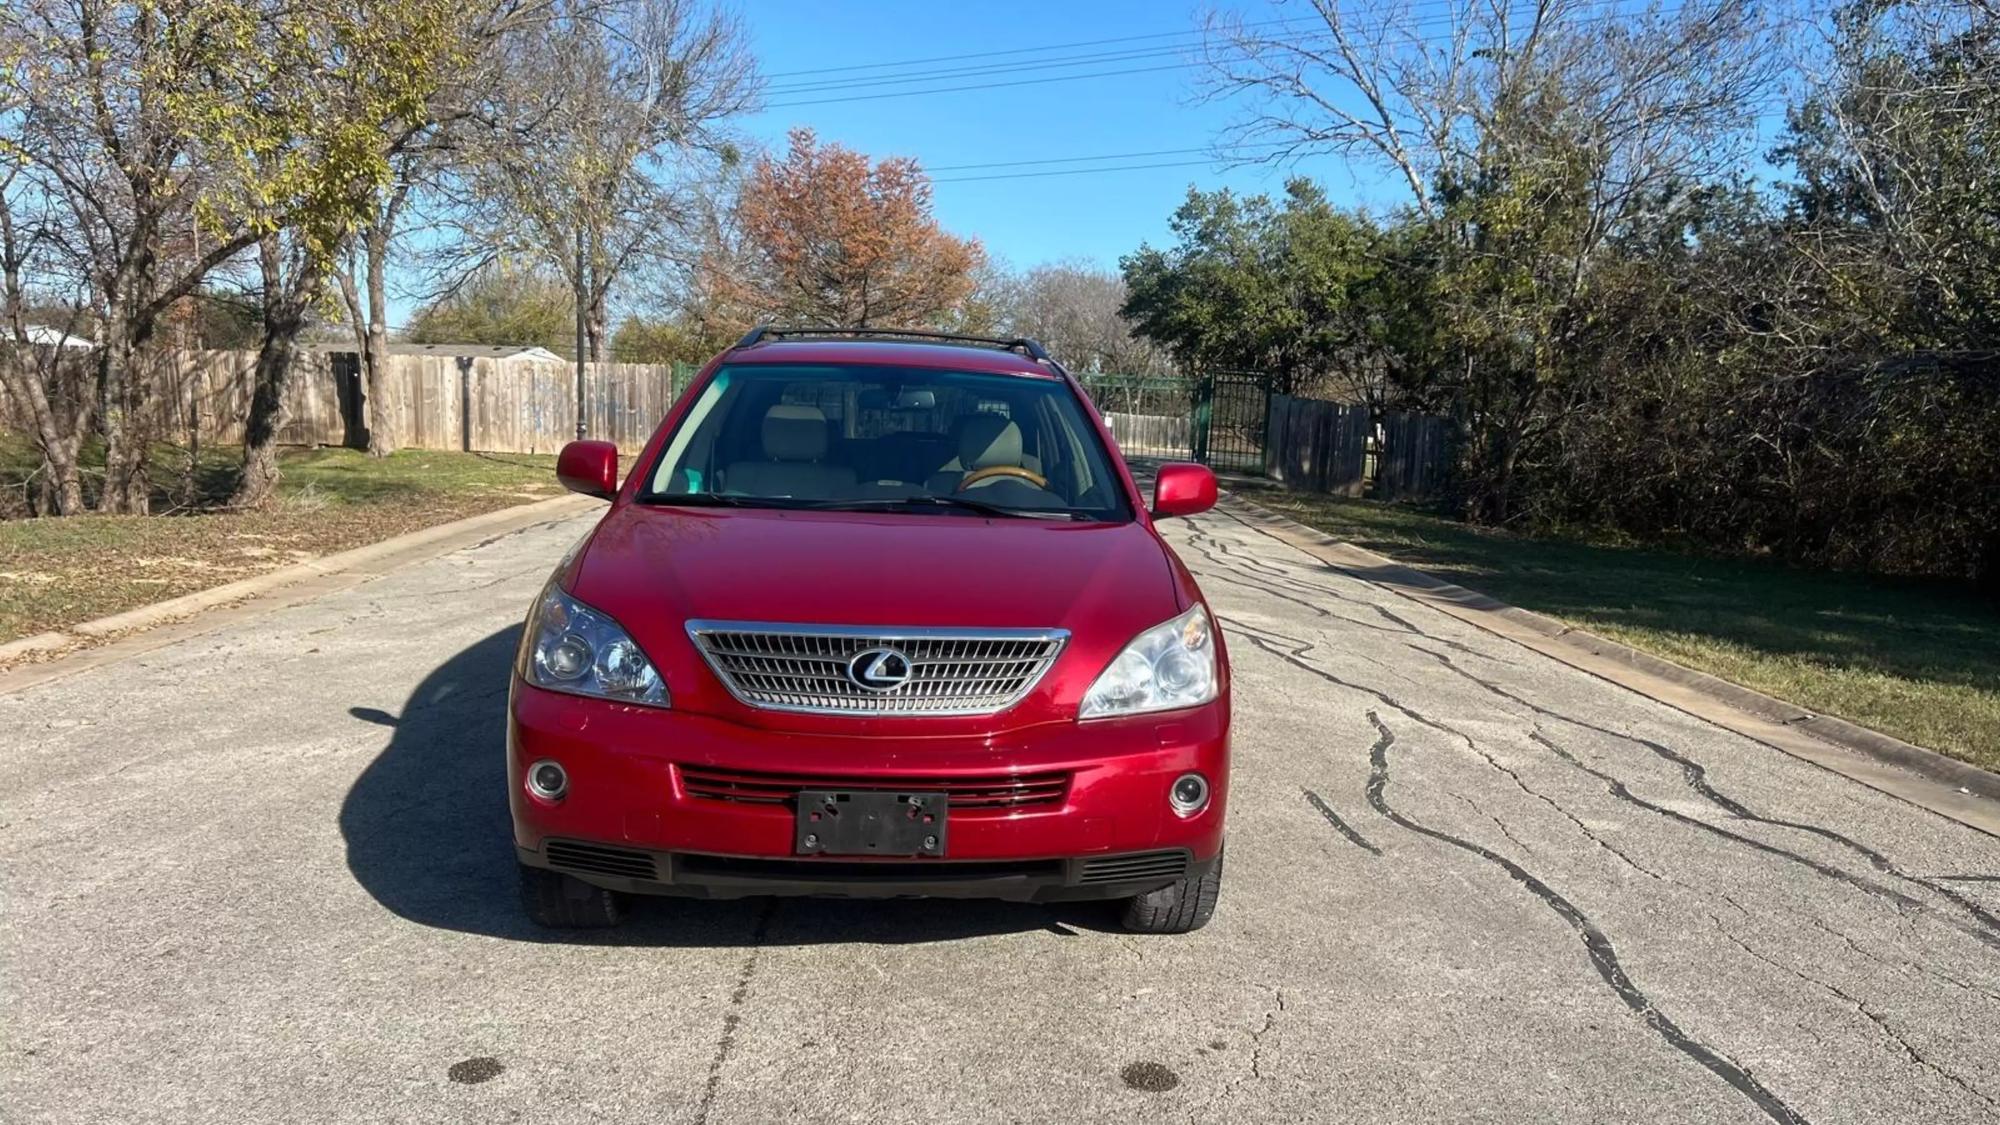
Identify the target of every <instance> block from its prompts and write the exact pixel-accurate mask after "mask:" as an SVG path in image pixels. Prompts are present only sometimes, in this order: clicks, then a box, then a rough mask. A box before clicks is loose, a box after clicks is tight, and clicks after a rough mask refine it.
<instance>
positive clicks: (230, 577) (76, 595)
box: [0, 448, 560, 642]
mask: <svg viewBox="0 0 2000 1125" xmlns="http://www.w3.org/2000/svg"><path fill="white" fill-rule="evenodd" d="M10 452H11V453H12V454H13V456H11V457H10V456H8V454H9V453H10ZM227 455H228V454H227V451H225V452H223V453H222V454H220V455H219V456H218V458H217V461H216V462H205V463H204V464H203V465H202V466H201V467H200V468H199V470H198V471H197V472H196V473H195V474H194V475H193V478H192V479H190V477H189V474H187V473H186V472H185V470H184V469H183V471H182V472H180V473H179V474H178V476H176V475H175V474H173V473H172V472H171V471H169V472H168V473H167V474H166V475H165V476H163V477H158V478H156V479H159V480H160V481H161V482H162V483H161V485H160V489H161V496H160V497H159V498H158V501H157V502H160V503H163V504H165V505H173V504H176V503H180V504H182V505H184V506H183V507H181V508H180V509H179V510H178V511H177V513H176V514H172V515H158V516H97V515H87V516H73V517H69V518H66V519H9V520H5V521H0V642H4V641H7V640H11V639H13V638H16V637H22V636H29V635H32V634H35V633H40V632H45V631H48V630H52V629H61V628H63V627H65V626H69V625H74V624H76V623H78V622H80V621H88V620H91V619H93V618H97V617H103V616H106V615H109V614H113V613H119V612H122V611H124V610H128V609H133V608H136V607H138V606H142V605H146V604H148V603H151V602H156V601H161V600H164V599H166V598H171V597H176V596H178V595H181V594H187V593H193V592H194V591H196V590H205V589H207V588H209V587H211V586H219V585H221V584H222V583H225V582H231V581H234V580H236V579H239V578H246V577H249V576H251V575H254V574H259V573H262V572H264V571H268V570H273V569H276V568H278V567H282V566H288V565H291V564H293V563H296V562H300V561H303V560H306V559H311V558H317V557H319V556H321V555H328V554H332V553H334V552H337V551H344V550H348V549H350V548H353V547H359V546H362V545H364V544H367V543H373V542H377V541H379V540H382V539H387V538H389V537H391V536H395V535H401V534H403V533H404V532H408V531H415V530H418V529H420V528H424V527H430V526H433V525H435V524H440V523H446V522H449V521H451V520H456V519H462V518H464V517H466V516H472V515H478V514H479V513H482V512H490V511H493V510H495V509H498V508H505V507H510V506H512V505H516V504H524V503H527V502H529V501H531V500H536V499H546V498H548V497H551V496H554V495H556V494H557V493H558V492H559V491H560V486H558V485H557V484H556V480H555V473H554V465H555V459H554V458H552V457H528V456H516V455H511V454H509V455H497V454H496V455H487V454H475V453H433V452H414V451H412V452H403V453H398V454H396V455H395V456H393V457H388V458H382V459H376V458H370V457H368V456H366V455H365V454H362V453H359V452H356V451H354V450H347V449H322V450H310V451H308V450H295V451H288V452H287V453H286V454H285V456H284V458H283V468H282V471H283V474H284V475H283V483H282V484H281V486H280V491H279V496H278V499H277V500H276V501H275V502H274V503H273V504H272V505H271V506H270V507H269V508H267V509H263V510H259V511H247V512H236V511H227V510H221V509H219V508H218V507H217V506H216V505H217V504H218V503H219V501H218V500H217V497H219V496H226V495H227V493H228V486H229V484H230V483H231V480H230V476H231V471H230V466H229V465H228V463H227V461H226V460H224V458H226V457H227ZM21 465H22V453H21V451H20V450H19V449H18V448H16V449H14V450H8V449H6V448H0V479H5V480H6V481H8V482H9V483H10V484H12V485H13V487H12V488H11V489H10V492H11V493H12V494H13V495H14V496H16V497H18V496H19V495H20V491H19V485H18V482H19V480H20V479H21V477H22V475H23V474H22V473H21V472H20V467H21Z"/></svg>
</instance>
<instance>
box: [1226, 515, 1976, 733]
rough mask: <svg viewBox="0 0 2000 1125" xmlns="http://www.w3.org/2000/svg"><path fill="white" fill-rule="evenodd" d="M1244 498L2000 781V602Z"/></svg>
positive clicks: (1923, 585) (1959, 591)
mask: <svg viewBox="0 0 2000 1125" xmlns="http://www.w3.org/2000/svg"><path fill="white" fill-rule="evenodd" d="M1239 495H1243V496H1245V497H1246V498H1247V499H1251V500H1254V501H1255V502H1256V503H1258V504H1260V505H1262V506H1264V507H1266V508H1269V509H1271V510H1273V511H1277V512H1282V513H1284V514H1286V515H1288V516H1291V517H1292V518H1293V519H1296V520H1299V521H1300V522H1302V523H1308V524H1311V525H1312V526H1314V527H1316V528H1319V529H1320V530H1322V531H1325V532H1326V533H1328V534H1330V535H1333V536H1335V537H1337V538H1339V539H1342V540H1345V541H1347V542H1350V543H1353V544H1355V545H1356V546H1359V547H1364V548H1367V549H1368V550H1371V551H1375V552H1378V553H1380V554H1383V555H1388V556H1390V557H1392V558H1395V559H1396V560H1398V561H1400V562H1404V563H1408V564H1409V565H1411V566H1414V567H1417V568H1419V569H1421V570H1424V571H1427V572H1429V573H1431V574H1435V575H1437V576H1438V577H1440V578H1443V579H1446V580H1447V581H1451V582H1456V583H1458V584H1460V585H1463V586H1466V587H1469V588H1471V589H1474V590H1478V591H1481V592H1482V593H1487V594H1491V595H1492V596H1494V597H1496V598H1499V599H1500V600H1502V601H1505V602H1508V603H1511V604H1513V605H1517V606H1521V607H1523V608H1525V609H1531V610H1535V611H1536V612H1538V613H1545V614H1548V615H1549V616H1551V617H1558V618H1561V619H1563V620H1565V621H1569V622H1571V623H1574V624H1577V625H1581V626H1583V627H1585V628H1588V629H1590V630H1592V631H1593V632H1596V633H1600V634H1602V635H1604V636H1607V637H1612V638H1614V639H1616V640H1619V641H1623V642H1624V643H1626V644H1629V645H1631V646H1633V647H1634V648H1640V649H1644V650H1646V651H1648V652H1652V653H1655V654H1657V655H1660V656H1664V657H1666V658H1667V659H1669V660H1673V661H1676V662H1678V663H1681V664H1685V665H1687V666H1688V667H1691V668H1698V669H1700V670H1701V671H1704V672H1708V673H1711V674H1713V675H1716V676H1720V677H1722V678H1724V679H1726V680H1732V681H1734V682H1736V683H1739V684H1743V685H1745V686H1746V687H1751V688H1755V689H1757V690H1758V691H1762V692H1766V693H1768V694H1770V695H1774V696H1778V697H1779V698H1781V699H1787V700H1790V701H1792V702H1794V703H1797V704H1799V705H1800V706H1802V707H1805V708H1808V709H1810V710H1814V711H1819V712H1823V713H1826V714H1829V715H1838V716H1840V717H1841V718H1843V719H1847V720H1850V721H1852V722H1855V723H1859V724H1861V725H1863V726H1866V727H1871V728H1873V729H1875V730H1879V731H1882V732H1884V733H1887V734H1892V735H1895V736H1896V737H1898V738H1901V739H1904V740H1905V741H1908V742H1914V743H1917V744H1918V745H1920V746H1927V747H1930V748H1931V749H1933V750H1937V751H1939V752H1941V753H1945V754H1950V755H1952V756H1953V757H1956V758H1962V759H1964V760H1966V761H1969V762H1972V763H1974V764H1977V765H1980V766H1983V767H1985V768H1987V769H1995V770H2000V603H1996V601H1995V600H1994V598H1993V597H1992V596H1991V595H1984V594H1981V593H1979V592H1978V591H1975V590H1974V589H1972V588H1971V587H1969V586H1965V585H1958V584H1953V583H1946V582H1921V581H1905V580H1892V579H1877V578H1867V577H1861V576H1856V575H1843V574H1825V573H1819V572H1813V571H1802V570H1793V569H1788V568H1784V567H1779V566H1773V565H1768V564H1763V563H1759V562H1755V561H1743V560H1726V559H1713V558H1702V557H1696V556H1692V555H1686V554H1680V553H1676V552H1672V551H1663V550H1645V549H1638V548H1631V547H1620V546H1602V545H1595V544H1589V543H1578V542H1573V541H1565V540H1554V539H1531V538H1526V537H1522V536H1518V535H1510V534H1507V533H1504V532H1494V531H1487V530H1484V529H1480V528H1474V527H1469V526H1467V525H1465V524H1461V523H1458V522H1455V521H1453V520H1449V519H1443V518H1440V517H1438V516H1435V515H1431V514H1427V513H1424V512H1421V511H1416V510H1412V509H1410V508H1405V507H1399V506H1392V505H1383V504H1377V503H1373V502H1369V501H1362V500H1344V499H1336V498H1332V497H1326V496H1314V495H1308V494H1304V493H1296V492H1285V491H1281V490H1276V489H1272V490H1255V491H1247V492H1243V493H1239Z"/></svg>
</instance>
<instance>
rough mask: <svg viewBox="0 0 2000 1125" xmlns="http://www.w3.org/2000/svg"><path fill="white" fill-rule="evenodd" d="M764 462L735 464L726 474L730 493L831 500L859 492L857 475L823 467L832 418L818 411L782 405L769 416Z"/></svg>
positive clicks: (764, 436) (766, 417) (724, 481)
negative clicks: (827, 418) (855, 482)
mask: <svg viewBox="0 0 2000 1125" xmlns="http://www.w3.org/2000/svg"><path fill="white" fill-rule="evenodd" d="M761 436H762V439H763V445H764V457H765V459H764V460H762V461H734V462H731V463H730V464H729V466H728V467H727V468H725V469H723V470H722V488H723V491H725V492H739V493H743V494H744V495H748V496H794V497H800V498H803V499H808V500H830V499H833V498H836V497H839V496H843V495H846V494H847V493H848V492H850V491H851V490H852V489H853V488H854V470H853V469H849V468H845V467H843V466H839V465H827V464H822V463H821V462H822V459H823V458H825V457H826V449H827V442H828V435H827V424H826V414H825V413H824V412H823V411H821V410H820V408H819V407H817V406H794V405H791V404H788V403H779V404H778V405H777V406H773V407H772V408H771V409H769V410H767V411H765V412H764V426H763V432H762V435H761Z"/></svg>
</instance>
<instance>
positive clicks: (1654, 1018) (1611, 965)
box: [1367, 711, 1805, 1123]
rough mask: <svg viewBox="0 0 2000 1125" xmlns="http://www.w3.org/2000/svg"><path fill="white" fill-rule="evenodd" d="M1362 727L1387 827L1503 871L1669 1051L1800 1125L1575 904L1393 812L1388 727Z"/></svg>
mask: <svg viewBox="0 0 2000 1125" xmlns="http://www.w3.org/2000/svg"><path fill="white" fill-rule="evenodd" d="M1368 721H1369V722H1370V723H1372V724H1373V725H1374V727H1375V730H1376V731H1377V733H1378V737H1377V738H1376V740H1375V744H1374V746H1372V747H1370V748H1369V753H1368V762H1369V778H1368V790H1367V793H1368V803H1369V804H1370V805H1371V806H1373V807H1374V809H1375V811H1376V812H1378V813H1381V814H1382V815H1383V816H1384V817H1386V818H1387V819H1388V820H1390V821H1391V822H1392V823H1394V824H1396V825H1399V826H1400V827H1403V828H1405V829H1408V830H1409V831H1411V832H1415V833H1417V834H1419V835H1422V836H1428V837H1430V838H1431V839H1433V840H1437V841H1439V842H1440V843H1444V844H1449V845H1451V846H1452V847H1454V848H1458V849H1459V850H1461V851H1464V852H1466V853H1468V854H1471V855H1475V856H1478V857H1479V858H1481V859H1484V860H1486V861H1487V862H1488V863H1491V864H1494V865H1495V866H1497V867H1499V868H1501V869H1502V870H1504V871H1505V872H1506V873H1507V874H1508V876H1509V877H1511V878H1512V879H1513V880H1514V881H1515V882H1516V883H1519V884H1520V885H1521V886H1523V887H1525V888H1526V889H1527V890H1528V892H1529V893H1531V894H1533V895H1534V896H1535V897H1536V898H1538V899H1540V900H1541V901H1542V903H1543V904H1544V905H1546V906H1547V907H1548V908H1549V909H1550V910H1552V911H1554V912H1555V913H1556V914H1557V915H1558V916H1560V917H1561V918H1562V920H1563V921H1564V922H1567V923H1568V924H1569V926H1570V928H1571V929H1573V930H1575V931H1576V932H1577V934H1578V936H1579V937H1581V938H1582V939H1583V945H1584V949H1585V950H1586V951H1587V952H1588V954H1589V957H1590V962H1591V964H1592V965H1593V966H1594V967H1595V968H1596V969H1597V973H1598V975H1599V976H1600V977H1602V978H1604V982H1605V983H1606V984H1607V985H1609V986H1610V987H1611V990H1612V991H1613V992H1614V993H1616V994H1617V995H1618V998H1619V999H1620V1000H1622V1001H1624V1003H1625V1006H1626V1007H1628V1008H1630V1009H1631V1010H1632V1011H1633V1012H1635V1013H1637V1014H1638V1016H1639V1018H1640V1019H1642V1020H1643V1021H1645V1023H1646V1025H1647V1026H1648V1027H1650V1028H1652V1029H1653V1030H1654V1031H1655V1032H1657V1033H1658V1034H1659V1036H1660V1037H1661V1038H1662V1039H1664V1040H1665V1041H1666V1042H1667V1044H1668V1045H1669V1046H1672V1047H1673V1048H1674V1049H1675V1050H1677V1051H1680V1052H1681V1053H1682V1054H1684V1055H1686V1056H1687V1057H1688V1058H1690V1059H1693V1060H1694V1061H1695V1062H1697V1063H1700V1064H1701V1065H1702V1066H1703V1067H1705V1068H1707V1069H1708V1070H1709V1071H1710V1072H1711V1073H1713V1074H1714V1075H1716V1076H1717V1077H1719V1078H1721V1079H1722V1080H1723V1081H1724V1082H1727V1083H1728V1084H1729V1085H1730V1086H1731V1087H1732V1088H1734V1089H1735V1090H1736V1091H1737V1092H1738V1093H1741V1094H1743V1095H1744V1096H1745V1097H1747V1098H1749V1099H1750V1100H1751V1101H1752V1102H1753V1103H1755V1104H1756V1106H1757V1108H1758V1109H1761V1110H1763V1111H1764V1114H1765V1116H1767V1117H1769V1118H1770V1119H1771V1120H1773V1121H1777V1122H1784V1123H1795V1122H1804V1121H1805V1118H1804V1117H1803V1116H1801V1115H1800V1114H1799V1113H1798V1112H1797V1111H1796V1110H1794V1109H1792V1107H1791V1106H1789V1105H1787V1104H1785V1101H1784V1100H1783V1099H1782V1098H1780V1097H1778V1096H1777V1095H1776V1094H1774V1093H1772V1092H1771V1091H1770V1090H1769V1089H1768V1088H1766V1087H1765V1086H1764V1084H1763V1083H1761V1082H1759V1081H1757V1079H1756V1078H1755V1077H1754V1076H1753V1075H1751V1073H1750V1072H1749V1071H1748V1070H1747V1069H1745V1068H1744V1067H1742V1066H1739V1065H1737V1064H1736V1063H1735V1062H1732V1061H1731V1060H1729V1059H1727V1058H1724V1057H1723V1056H1722V1055H1721V1054H1720V1053H1718V1052H1717V1051H1715V1050H1714V1049H1713V1048H1710V1047H1708V1046H1707V1045H1706V1044H1704V1043H1702V1042H1701V1041H1700V1040H1697V1039H1695V1038H1694V1037H1693V1036H1690V1035H1689V1034H1688V1033H1687V1032H1685V1031H1683V1030H1682V1029H1681V1027H1680V1025H1679V1024H1677V1023H1675V1022H1674V1020H1673V1018H1672V1017H1671V1016H1669V1015H1667V1014H1666V1013H1665V1012H1663V1011H1661V1010H1660V1008H1659V1007H1658V1006H1657V1005H1655V1004H1654V1003H1653V1002H1652V1000H1651V999H1650V998H1649V997H1647V995H1646V994H1645V992H1644V991H1642V990H1641V989H1640V988H1639V986H1638V985H1637V984H1635V983H1634V982H1633V980H1632V978H1631V977H1630V976H1628V975H1627V974H1626V972H1625V969H1624V966H1623V965H1621V964H1620V963H1619V960H1618V950H1617V948H1616V947H1615V946H1614V945H1613V944H1612V943H1611V939H1610V938H1608V937H1606V936H1605V935H1604V932H1603V931H1602V930H1600V929H1598V928H1597V924H1596V923H1595V922H1593V921H1591V919H1590V916H1589V915H1587V914H1585V913H1584V912H1583V911H1582V910H1581V909H1579V908H1578V907H1577V906H1576V904H1575V903H1573V902H1571V901H1570V900H1569V899H1567V898H1564V897H1563V896H1562V895H1561V894H1559V893H1557V891H1556V890H1555V889H1554V888H1553V887H1550V886H1549V885H1548V884H1547V883H1544V882H1543V881H1542V880H1540V879H1538V878H1536V877H1535V875H1534V874H1533V873H1531V872H1529V871H1528V869H1527V868H1525V867H1522V866H1521V865H1520V864H1518V863H1515V862H1514V861H1513V860H1511V859H1508V858H1507V857H1506V856H1503V855H1501V854H1499V853H1498V852H1495V851H1493V850H1491V849H1490V848H1486V847H1483V846H1481V845H1479V844H1476V843H1473V842H1472V841H1470V840H1466V839H1463V838H1461V837H1458V836H1454V835H1452V834H1451V833H1449V832H1445V831H1443V830H1441V829H1437V828H1432V827H1430V826H1429V825H1427V824H1424V823H1423V822H1421V821H1418V820H1416V819H1415V818H1413V817H1411V816H1409V815H1407V814H1405V813H1403V812H1400V811H1398V810H1397V809H1396V808H1395V806H1393V805H1391V804H1390V803H1389V800H1388V787H1389V748H1390V747H1391V746H1392V745H1394V744H1395V741H1396V735H1395V732H1394V731H1392V730H1390V729H1389V726H1388V724H1387V723H1384V722H1383V721H1382V719H1381V717H1380V716H1379V715H1377V714H1376V713H1375V712H1373V711H1370V712H1368Z"/></svg>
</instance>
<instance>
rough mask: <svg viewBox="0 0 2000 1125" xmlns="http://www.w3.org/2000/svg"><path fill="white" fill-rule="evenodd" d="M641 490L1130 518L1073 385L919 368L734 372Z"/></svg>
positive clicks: (693, 496)
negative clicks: (1071, 387) (1071, 389)
mask: <svg viewBox="0 0 2000 1125" xmlns="http://www.w3.org/2000/svg"><path fill="white" fill-rule="evenodd" d="M641 499H642V500H645V501H650V502H653V503H663V504H674V503H688V504H703V503H707V504H731V505H742V506H755V507H811V508H834V509H857V510H876V509H886V510H898V511H900V510H908V511H922V512H936V513H938V514H941V515H952V514H957V513H972V514H985V515H1021V516H1030V517H1041V518H1051V517H1065V516H1066V517H1068V518H1073V519H1085V518H1087V519H1102V520H1123V519H1127V518H1129V516H1130V513H1129V510H1128V508H1127V505H1126V503H1125V499H1124V496H1123V493H1122V489H1120V487H1119V486H1118V484H1117V478H1116V477H1115V475H1114V474H1113V471H1112V467H1111V462H1110V459H1109V458H1108V457H1107V456H1106V454H1105V449H1104V445H1103V443H1102V442H1101V441H1100V440H1099V439H1098V435H1097V432H1096V430H1095V429H1094V428H1092V427H1091V426H1090V424H1089V421H1088V419H1087V417H1086V415H1085V413H1084V406H1083V404H1082V403H1081V402H1080V401H1079V400H1078V398H1077V396H1076V395H1075V394H1073V393H1072V392H1071V391H1070V388H1069V386H1068V384H1066V383H1064V382H1061V381H1059V380H1054V379H1038V378H1032V377H1023V376H1018V375H982V374H975V373H972V372H964V371H941V370H933V369H928V368H915V367H873V366H848V365H826V366H819V365H813V366H805V365H779V364H746V365H741V366H735V367H725V368H723V369H722V370H720V371H718V372H716V374H715V377H714V378H713V379H711V380H709V382H708V384H707V385H706V386H704V387H703V388H702V391H701V395H700V397H699V398H698V399H697V400H696V401H695V403H694V405H693V406H692V407H691V408H690V409H689V410H688V413H687V415H686V416H685V417H683V418H682V419H681V422H680V425H679V426H678V427H677V428H676V429H675V430H674V433H673V436H672V437H671V438H670V439H669V440H668V442H667V445H666V449H665V451H664V452H663V453H662V454H661V456H660V460H659V462H658V463H657V464H656V465H655V466H654V467H653V472H652V476H651V478H650V480H649V482H648V488H647V491H646V493H645V494H644V495H643V496H642V497H641Z"/></svg>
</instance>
